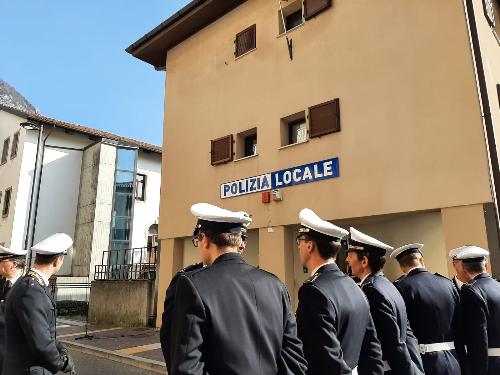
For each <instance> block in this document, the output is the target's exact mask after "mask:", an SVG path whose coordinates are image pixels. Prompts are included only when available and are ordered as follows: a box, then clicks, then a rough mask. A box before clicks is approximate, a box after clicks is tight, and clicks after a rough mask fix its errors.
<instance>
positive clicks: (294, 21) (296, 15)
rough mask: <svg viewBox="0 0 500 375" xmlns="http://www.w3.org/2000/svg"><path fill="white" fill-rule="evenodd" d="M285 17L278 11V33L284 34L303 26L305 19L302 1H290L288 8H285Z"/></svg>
mask: <svg viewBox="0 0 500 375" xmlns="http://www.w3.org/2000/svg"><path fill="white" fill-rule="evenodd" d="M282 9H283V16H282V15H281V10H278V25H279V27H278V31H279V33H280V34H283V33H284V32H285V27H286V31H290V30H291V29H293V28H295V27H297V26H300V25H302V23H303V21H304V19H303V16H302V0H294V1H290V2H289V3H288V4H287V5H286V6H283V8H282ZM283 19H284V21H285V22H284V25H283Z"/></svg>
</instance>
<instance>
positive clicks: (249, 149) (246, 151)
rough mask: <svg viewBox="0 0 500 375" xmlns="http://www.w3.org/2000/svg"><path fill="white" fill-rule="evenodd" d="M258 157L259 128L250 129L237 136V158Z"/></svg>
mask: <svg viewBox="0 0 500 375" xmlns="http://www.w3.org/2000/svg"><path fill="white" fill-rule="evenodd" d="M253 155H257V128H253V129H249V130H246V131H244V132H241V133H238V134H237V135H236V158H237V159H241V158H246V157H249V156H253Z"/></svg>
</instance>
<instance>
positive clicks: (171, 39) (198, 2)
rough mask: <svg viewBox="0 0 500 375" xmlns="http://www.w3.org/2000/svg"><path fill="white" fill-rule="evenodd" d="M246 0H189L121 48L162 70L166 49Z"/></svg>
mask: <svg viewBox="0 0 500 375" xmlns="http://www.w3.org/2000/svg"><path fill="white" fill-rule="evenodd" d="M245 1H246V0H193V1H191V2H190V3H189V4H187V5H186V6H185V7H184V8H182V9H181V10H180V11H178V12H177V13H175V14H174V15H172V16H171V17H170V18H168V19H167V20H165V21H164V22H162V23H161V24H160V25H158V26H157V27H155V28H154V29H153V30H151V31H150V32H148V33H147V34H146V35H144V36H143V37H142V38H140V39H139V40H137V41H136V42H134V43H133V44H131V45H130V46H129V47H128V48H127V49H126V50H125V51H127V52H128V53H130V54H131V55H132V56H134V57H136V58H138V59H140V60H142V61H145V62H147V63H148V64H151V65H153V66H154V67H155V69H158V70H162V69H164V68H165V62H166V57H167V51H168V50H169V49H171V48H172V47H174V46H176V45H177V44H179V43H181V42H183V41H184V40H186V39H187V38H189V37H190V36H191V35H193V34H195V33H197V32H198V31H200V30H201V29H203V28H204V27H205V26H207V25H209V24H211V23H212V22H214V21H215V20H217V19H219V18H220V17H222V16H223V15H225V14H226V13H228V12H230V11H231V10H233V9H234V8H236V7H237V6H239V5H241V4H243V3H244V2H245Z"/></svg>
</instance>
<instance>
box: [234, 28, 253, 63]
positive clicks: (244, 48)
mask: <svg viewBox="0 0 500 375" xmlns="http://www.w3.org/2000/svg"><path fill="white" fill-rule="evenodd" d="M256 44H257V43H256V25H252V26H250V27H249V28H248V29H245V30H243V31H242V32H239V33H238V34H236V39H235V40H234V57H239V56H241V55H243V54H244V53H247V52H248V51H251V50H253V49H255V47H256Z"/></svg>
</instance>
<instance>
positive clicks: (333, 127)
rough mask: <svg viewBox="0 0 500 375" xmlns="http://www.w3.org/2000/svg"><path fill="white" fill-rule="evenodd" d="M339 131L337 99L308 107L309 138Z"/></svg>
mask: <svg viewBox="0 0 500 375" xmlns="http://www.w3.org/2000/svg"><path fill="white" fill-rule="evenodd" d="M339 131H340V106H339V99H334V100H331V101H329V102H326V103H322V104H318V105H315V106H313V107H310V108H309V138H314V137H319V136H322V135H325V134H329V133H336V132H339Z"/></svg>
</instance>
